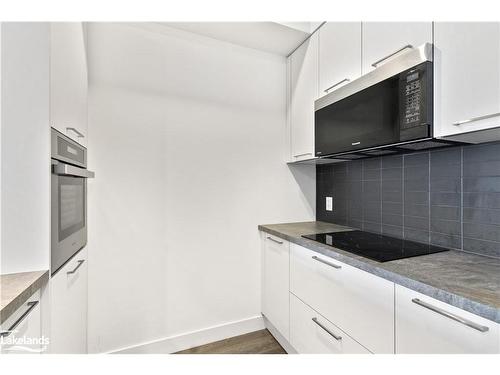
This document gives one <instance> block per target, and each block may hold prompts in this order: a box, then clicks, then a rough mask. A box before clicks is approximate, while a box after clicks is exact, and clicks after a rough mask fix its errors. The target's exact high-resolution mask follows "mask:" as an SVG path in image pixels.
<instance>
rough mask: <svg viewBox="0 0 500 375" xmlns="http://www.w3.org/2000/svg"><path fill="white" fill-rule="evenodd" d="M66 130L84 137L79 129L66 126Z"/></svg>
mask: <svg viewBox="0 0 500 375" xmlns="http://www.w3.org/2000/svg"><path fill="white" fill-rule="evenodd" d="M66 130H71V131H72V132H73V133H75V134H76V136H77V137H78V138H85V135H83V134H82V133H80V131H78V129H77V128H73V127H67V128H66Z"/></svg>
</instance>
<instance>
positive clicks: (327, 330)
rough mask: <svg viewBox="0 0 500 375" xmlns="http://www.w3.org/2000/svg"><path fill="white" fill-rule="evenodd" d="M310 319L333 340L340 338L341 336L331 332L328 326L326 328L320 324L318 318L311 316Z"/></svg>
mask: <svg viewBox="0 0 500 375" xmlns="http://www.w3.org/2000/svg"><path fill="white" fill-rule="evenodd" d="M312 321H313V322H314V323H316V324H317V325H318V326H319V327H320V328H321V329H323V331H325V332H326V333H328V334H329V335H330V336H332V337H333V338H334V339H335V340H337V341H340V340H342V336H338V335H336V334H335V333H333V332H332V331H330V330H329V329H328V328H326V327H325V326H324V325H323V324H321V323H320V322H318V318H312Z"/></svg>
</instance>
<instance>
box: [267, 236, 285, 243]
mask: <svg viewBox="0 0 500 375" xmlns="http://www.w3.org/2000/svg"><path fill="white" fill-rule="evenodd" d="M267 239H268V240H270V241H273V242H276V243H277V244H279V245H283V241H278V240H275V239H274V238H272V237H267Z"/></svg>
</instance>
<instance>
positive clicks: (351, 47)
mask: <svg viewBox="0 0 500 375" xmlns="http://www.w3.org/2000/svg"><path fill="white" fill-rule="evenodd" d="M360 75H361V22H327V23H326V24H324V25H323V26H322V27H321V28H320V30H319V96H323V95H326V94H327V93H329V92H331V91H334V90H335V89H336V88H338V87H341V86H342V85H344V84H345V83H347V82H349V81H353V80H355V79H356V78H358V77H359V76H360Z"/></svg>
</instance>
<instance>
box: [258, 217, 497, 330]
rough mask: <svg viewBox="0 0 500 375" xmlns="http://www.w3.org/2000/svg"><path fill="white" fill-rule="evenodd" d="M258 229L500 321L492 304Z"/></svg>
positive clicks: (305, 242)
mask: <svg viewBox="0 0 500 375" xmlns="http://www.w3.org/2000/svg"><path fill="white" fill-rule="evenodd" d="M258 229H259V230H260V231H262V232H266V233H269V234H271V235H274V236H277V237H280V238H282V239H284V240H287V241H289V242H292V243H295V244H297V245H300V246H303V247H305V248H307V249H309V250H311V251H315V252H317V253H320V254H323V255H326V256H329V257H331V258H333V259H337V260H338V261H340V262H344V263H346V264H348V265H350V266H352V267H356V268H358V269H361V270H363V271H365V272H368V273H371V274H372V275H375V276H378V277H381V278H383V279H385V280H388V281H391V282H394V283H395V284H398V285H401V286H403V287H405V288H408V289H411V290H413V291H415V292H418V293H422V294H424V295H426V296H428V297H431V298H435V299H437V300H438V301H441V302H444V303H447V304H449V305H452V306H455V307H457V308H460V309H462V310H465V311H467V312H470V313H472V314H475V315H478V316H480V317H482V318H485V319H488V320H491V321H493V322H495V323H500V311H499V310H498V309H497V308H496V307H494V306H490V305H487V304H484V303H481V302H477V301H474V300H471V299H469V298H467V297H463V296H460V295H457V294H455V293H452V292H448V291H446V290H443V289H440V288H438V287H435V286H432V285H429V284H426V283H423V282H421V281H418V280H415V279H412V278H410V277H407V276H404V275H401V274H398V273H395V272H392V271H388V270H385V269H382V268H378V267H377V266H375V265H372V264H368V263H365V262H363V261H362V260H359V259H356V258H352V257H349V256H347V255H343V254H340V253H338V252H336V251H335V249H334V248H331V249H328V250H327V249H323V248H321V249H320V248H319V247H316V248H315V246H314V245H315V244H314V243H312V241H311V240H308V239H305V238H304V239H302V238H298V237H294V236H289V235H287V234H284V233H281V232H279V231H276V230H273V229H270V228H268V227H266V226H265V225H259V226H258Z"/></svg>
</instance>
